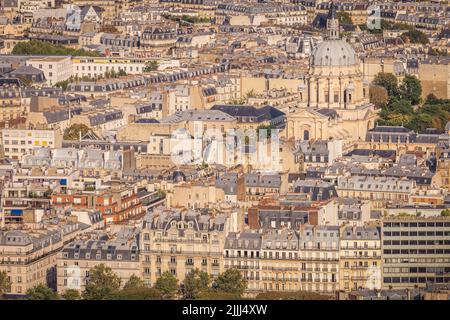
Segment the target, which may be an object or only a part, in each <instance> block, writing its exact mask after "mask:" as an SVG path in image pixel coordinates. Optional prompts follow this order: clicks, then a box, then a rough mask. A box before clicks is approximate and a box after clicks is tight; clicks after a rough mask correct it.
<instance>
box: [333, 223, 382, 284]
mask: <svg viewBox="0 0 450 320" xmlns="http://www.w3.org/2000/svg"><path fill="white" fill-rule="evenodd" d="M339 287H340V289H341V290H345V291H349V290H358V289H360V288H364V289H377V290H380V289H381V230H380V228H379V227H377V226H348V225H347V226H343V227H342V228H341V230H340V246H339Z"/></svg>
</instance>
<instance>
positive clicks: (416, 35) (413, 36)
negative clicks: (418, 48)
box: [401, 29, 430, 44]
mask: <svg viewBox="0 0 450 320" xmlns="http://www.w3.org/2000/svg"><path fill="white" fill-rule="evenodd" d="M401 38H402V39H403V41H409V42H411V43H420V44H428V43H429V42H430V41H429V40H428V37H427V35H426V34H425V33H423V32H422V31H420V30H416V29H413V30H409V31H407V32H405V33H402V35H401Z"/></svg>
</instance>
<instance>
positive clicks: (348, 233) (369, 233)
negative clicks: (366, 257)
mask: <svg viewBox="0 0 450 320" xmlns="http://www.w3.org/2000/svg"><path fill="white" fill-rule="evenodd" d="M380 237H381V231H380V228H379V227H376V226H362V227H351V226H347V227H345V228H344V229H343V230H341V239H343V240H380Z"/></svg>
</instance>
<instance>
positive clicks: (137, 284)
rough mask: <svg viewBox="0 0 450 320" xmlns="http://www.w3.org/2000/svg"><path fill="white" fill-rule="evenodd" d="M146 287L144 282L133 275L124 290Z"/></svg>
mask: <svg viewBox="0 0 450 320" xmlns="http://www.w3.org/2000/svg"><path fill="white" fill-rule="evenodd" d="M143 287H145V283H144V281H143V280H142V279H141V278H139V277H138V276H136V275H134V274H133V275H131V277H130V279H128V281H127V282H126V283H125V285H124V286H123V289H131V288H143Z"/></svg>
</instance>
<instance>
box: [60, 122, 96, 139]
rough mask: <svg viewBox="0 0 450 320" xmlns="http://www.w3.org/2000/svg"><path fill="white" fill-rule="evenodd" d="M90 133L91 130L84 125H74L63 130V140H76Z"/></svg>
mask: <svg viewBox="0 0 450 320" xmlns="http://www.w3.org/2000/svg"><path fill="white" fill-rule="evenodd" d="M90 131H92V130H91V128H89V127H88V126H86V125H85V124H81V123H75V124H73V125H71V126H70V127H68V128H67V129H66V130H64V136H63V139H64V140H78V139H79V138H80V133H81V136H84V135H85V134H86V133H88V132H90Z"/></svg>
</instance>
